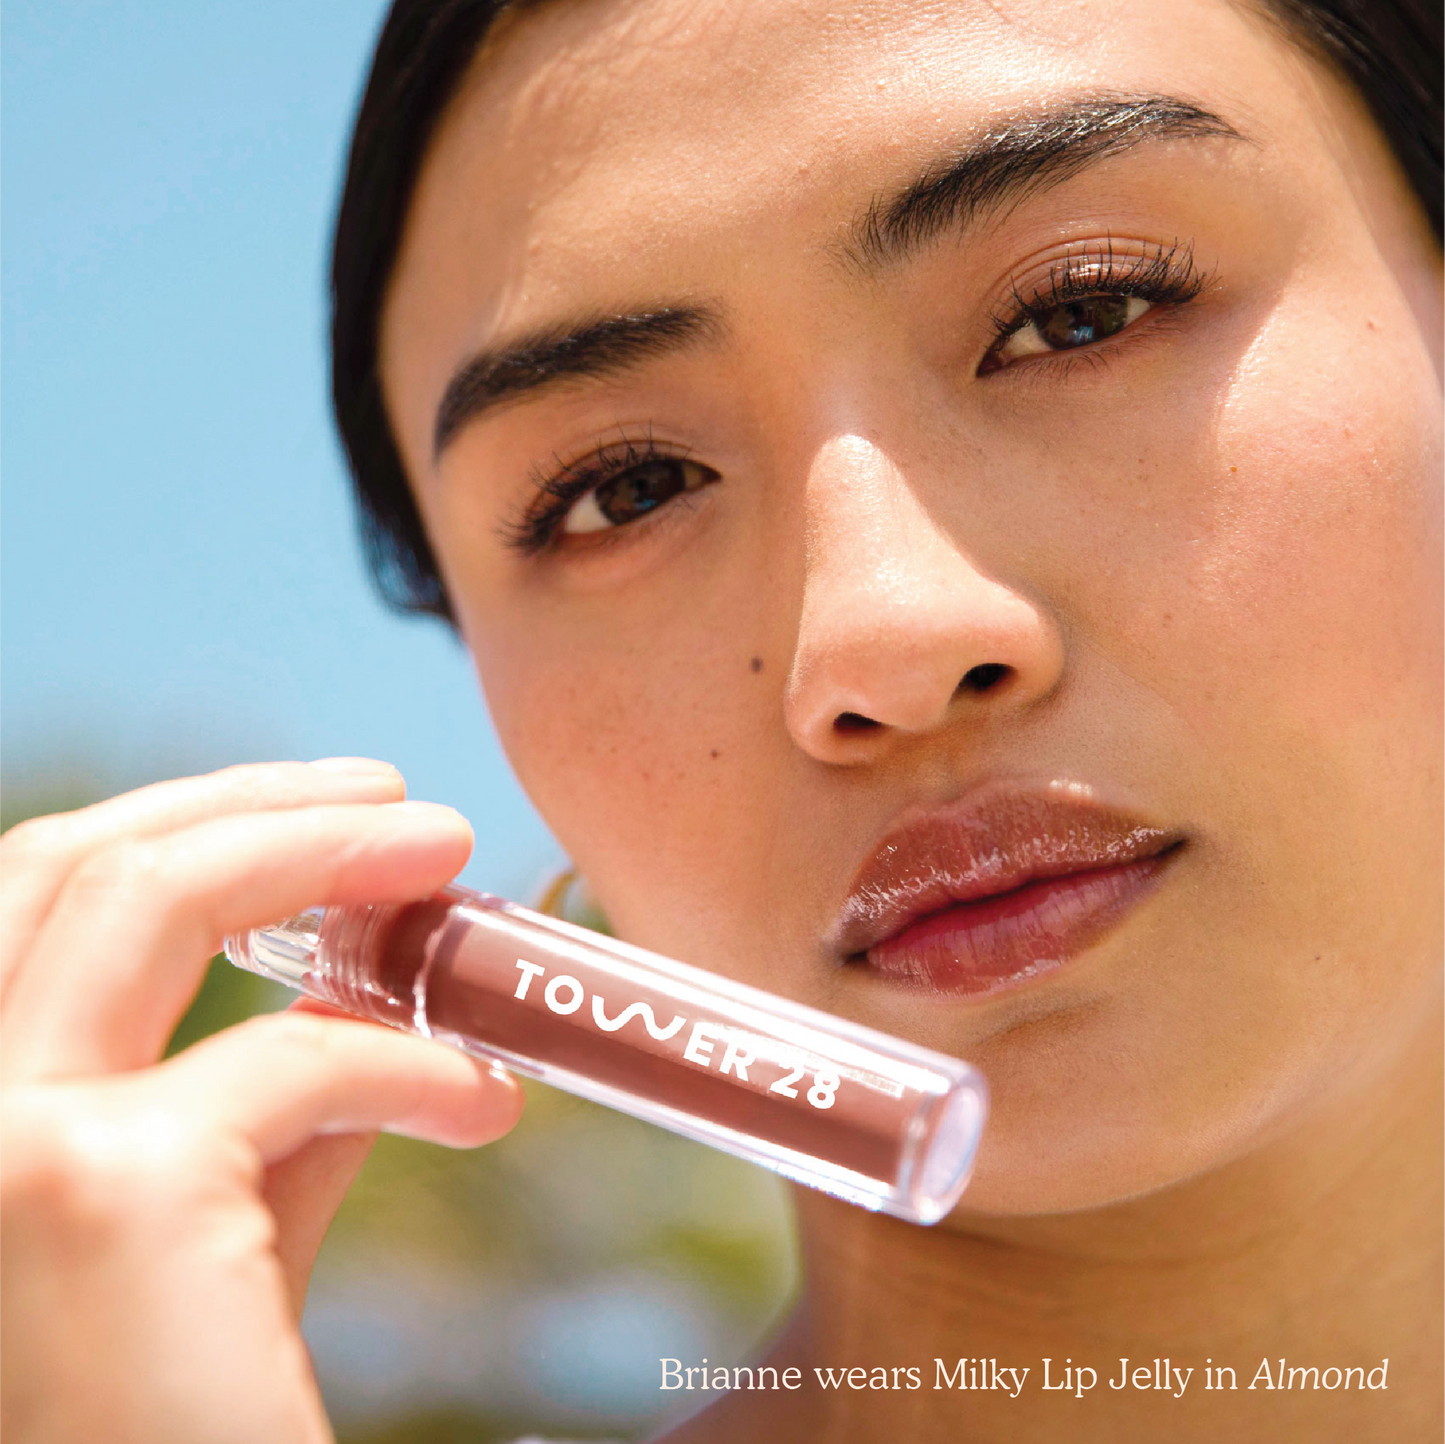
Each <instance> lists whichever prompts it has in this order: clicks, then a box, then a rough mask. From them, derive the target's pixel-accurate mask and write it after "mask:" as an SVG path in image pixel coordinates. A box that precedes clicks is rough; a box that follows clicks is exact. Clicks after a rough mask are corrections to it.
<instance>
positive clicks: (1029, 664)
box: [784, 436, 1064, 764]
mask: <svg viewBox="0 0 1445 1444" xmlns="http://www.w3.org/2000/svg"><path fill="white" fill-rule="evenodd" d="M806 498H807V500H806V506H807V521H806V527H807V534H806V546H805V575H804V584H803V605H802V612H801V617H800V620H799V626H798V634H797V640H796V643H795V646H794V652H793V660H792V666H791V669H790V671H789V675H788V679H787V688H786V695H785V701H784V711H785V715H786V721H787V726H788V730H789V732H790V733H791V734H792V736H793V738H794V740H795V741H796V742H797V744H798V745H799V746H800V747H801V748H802V749H803V750H804V751H805V752H807V753H809V754H810V755H811V756H813V757H815V758H817V759H818V760H819V761H823V762H830V763H843V764H856V763H862V762H867V761H870V760H872V759H875V758H876V757H878V756H879V755H880V753H881V752H882V751H885V750H887V749H889V748H890V747H892V746H894V745H896V744H897V743H898V742H899V741H900V740H901V739H903V738H906V737H909V736H918V735H920V734H924V733H927V732H930V731H932V730H933V729H936V728H940V727H943V726H945V725H946V724H952V723H955V722H958V723H960V724H962V723H963V722H964V721H965V719H972V720H973V721H974V722H976V723H981V722H983V721H985V720H989V719H993V718H997V717H1000V716H1002V715H1004V714H1007V713H1014V712H1017V711H1018V710H1020V709H1022V708H1025V707H1027V706H1028V704H1029V703H1030V702H1031V701H1036V700H1038V699H1040V698H1042V697H1044V696H1046V695H1047V694H1048V693H1049V692H1051V691H1052V690H1053V688H1054V687H1055V686H1056V684H1057V682H1058V679H1059V677H1060V674H1061V672H1062V670H1063V664H1064V649H1063V641H1062V637H1061V636H1060V634H1059V630H1058V627H1057V625H1056V624H1055V622H1054V620H1053V619H1052V618H1051V617H1050V616H1049V615H1048V614H1047V613H1046V612H1045V611H1044V610H1043V609H1042V608H1041V607H1040V606H1039V605H1038V604H1037V603H1036V602H1034V601H1032V600H1030V599H1029V598H1028V597H1026V596H1024V595H1022V594H1021V593H1020V592H1019V591H1018V590H1016V589H1015V588H1014V587H1011V586H1009V585H1008V584H1006V583H1004V582H1002V581H1000V580H996V579H995V578H993V577H990V576H989V575H987V574H986V573H985V572H984V571H983V570H982V569H981V568H980V566H979V565H978V564H977V563H976V562H974V561H973V560H971V559H970V558H969V556H968V555H967V554H966V552H965V549H964V541H965V539H964V538H961V537H956V536H951V535H948V534H947V532H946V531H944V530H942V529H940V526H939V524H938V523H937V522H936V521H935V520H934V519H933V518H932V517H930V516H929V514H928V512H927V511H926V510H925V508H924V506H923V504H922V502H921V500H920V498H919V496H918V495H916V494H915V491H914V490H913V489H911V488H910V486H909V485H908V484H907V481H906V479H905V477H904V476H903V475H901V474H900V472H899V470H898V468H897V467H896V466H895V465H894V464H893V463H892V462H891V461H890V459H889V458H888V457H887V456H886V455H885V454H884V453H883V452H882V451H881V450H880V449H879V448H878V447H877V446H876V445H875V444H874V443H872V442H870V441H868V440H866V439H864V438H862V437H858V436H843V437H836V438H833V439H831V440H830V441H829V442H828V443H826V444H825V445H824V446H823V447H821V448H820V449H819V451H818V452H817V453H816V455H815V456H814V458H813V463H812V466H811V468H810V471H809V474H808V478H807V487H806Z"/></svg>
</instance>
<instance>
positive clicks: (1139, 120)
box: [842, 93, 1244, 271]
mask: <svg viewBox="0 0 1445 1444" xmlns="http://www.w3.org/2000/svg"><path fill="white" fill-rule="evenodd" d="M1212 137H1227V138H1229V139H1232V140H1242V139H1243V138H1244V137H1243V136H1241V135H1240V133H1239V132H1238V131H1237V130H1236V129H1235V128H1234V127H1233V126H1232V125H1230V123H1229V122H1228V121H1227V120H1225V119H1224V118H1223V117H1222V116H1219V115H1216V114H1215V113H1214V112H1213V111H1212V110H1205V109H1204V108H1203V106H1199V105H1195V104H1194V103H1193V102H1192V101H1188V100H1181V99H1180V98H1179V97H1177V96H1172V95H1157V94H1152V93H1146V94H1137V95H1123V94H1112V93H1103V94H1092V95H1081V96H1076V97H1071V98H1069V99H1067V100H1065V101H1064V102H1062V103H1056V104H1055V105H1053V106H1050V107H1049V108H1047V109H1044V110H1041V111H1040V110H1032V111H1024V112H1021V113H1017V114H1014V115H1004V116H1001V117H999V118H997V119H996V120H995V121H994V122H993V124H992V125H991V126H990V127H989V129H988V130H987V132H985V134H983V135H982V136H980V137H979V138H978V139H976V140H973V141H970V142H969V143H968V144H966V145H965V146H964V147H963V148H961V149H959V150H957V151H955V152H953V153H952V154H949V155H945V156H943V157H941V158H940V159H938V160H935V161H933V162H932V163H931V164H929V165H927V166H925V167H924V168H923V170H922V171H921V172H920V173H919V174H918V175H917V176H915V178H914V179H913V180H912V181H910V182H909V183H908V184H907V185H905V186H904V187H903V188H902V189H901V190H899V191H896V192H894V193H892V194H891V195H882V196H875V197H874V198H873V200H872V201H871V202H870V204H869V205H868V208H867V209H866V210H865V211H864V212H863V214H862V215H861V216H860V217H859V218H858V220H857V221H855V222H854V224H853V226H852V227H851V229H850V231H849V234H848V238H847V240H846V241H845V242H844V243H843V247H842V250H843V254H844V255H845V256H846V258H847V259H848V260H849V261H851V262H852V263H853V264H854V265H855V266H857V267H858V268H859V269H861V270H863V271H876V270H878V269H879V268H880V267H882V266H885V265H888V264H890V263H891V262H893V261H897V260H901V259H903V258H905V257H906V256H908V255H910V254H912V253H913V252H915V251H917V250H918V249H919V248H920V247H922V246H924V245H926V244H927V243H928V242H929V241H931V240H933V239H934V238H935V237H936V236H938V235H940V234H942V233H943V232H944V231H946V230H949V229H952V228H956V227H958V226H963V225H969V224H976V223H977V222H979V221H981V220H983V219H984V218H985V217H986V216H987V215H989V214H990V213H991V212H993V211H995V210H997V209H999V208H1000V207H1002V206H1005V205H1007V204H1008V203H1009V202H1010V201H1014V200H1019V199H1022V198H1023V197H1024V196H1026V195H1028V194H1030V193H1031V192H1033V191H1038V190H1043V189H1045V188H1046V187H1048V186H1052V185H1058V184H1059V183H1060V182H1062V181H1066V180H1068V179H1069V178H1070V177H1071V176H1075V175H1077V174H1078V173H1079V172H1080V171H1082V170H1085V169H1086V168H1087V167H1089V166H1091V165H1094V164H1096V163H1097V162H1099V161H1101V160H1104V159H1105V158H1106V157H1108V156H1112V155H1117V154H1119V153H1120V152H1122V151H1126V150H1132V149H1133V148H1134V147H1135V146H1137V145H1141V144H1143V143H1145V142H1146V141H1157V140H1175V139H1182V138H1201V139H1202V138H1212Z"/></svg>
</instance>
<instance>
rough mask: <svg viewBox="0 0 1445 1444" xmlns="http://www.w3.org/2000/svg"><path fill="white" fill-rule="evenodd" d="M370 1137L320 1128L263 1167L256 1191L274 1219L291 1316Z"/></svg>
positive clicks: (302, 1300) (368, 1150) (367, 1151)
mask: <svg viewBox="0 0 1445 1444" xmlns="http://www.w3.org/2000/svg"><path fill="white" fill-rule="evenodd" d="M375 1142H376V1134H375V1133H374V1132H371V1133H329V1134H320V1135H318V1136H317V1137H315V1138H313V1139H311V1140H310V1142H308V1143H305V1144H303V1145H302V1146H301V1147H300V1148H298V1149H297V1150H296V1151H295V1152H294V1153H293V1154H291V1155H290V1157H289V1158H284V1159H282V1160H281V1161H280V1162H278V1163H273V1164H272V1165H271V1166H270V1167H269V1168H268V1169H267V1170H266V1178H265V1183H264V1185H263V1187H262V1196H263V1198H264V1199H265V1201H266V1205H267V1207H268V1208H269V1209H270V1210H271V1212H272V1214H273V1215H274V1217H275V1219H276V1243H275V1248H276V1256H277V1258H278V1259H279V1260H280V1263H281V1272H282V1274H283V1275H284V1276H285V1279H286V1292H287V1293H288V1294H289V1296H290V1299H291V1309H292V1312H293V1313H294V1314H295V1315H296V1317H297V1319H300V1317H301V1310H302V1308H303V1307H304V1305H305V1303H306V1290H307V1288H308V1287H309V1286H310V1283H311V1270H312V1269H313V1268H314V1267H315V1265H316V1255H317V1254H318V1253H319V1252H320V1251H321V1244H322V1241H323V1240H324V1239H325V1237H326V1231H327V1229H329V1228H330V1227H331V1221H332V1219H334V1218H335V1217H336V1210H337V1209H338V1208H340V1207H341V1200H342V1199H343V1198H345V1197H346V1191H347V1189H349V1188H350V1187H351V1185H352V1184H353V1183H354V1182H355V1181H356V1176H357V1174H359V1173H360V1172H361V1167H362V1165H363V1164H364V1163H365V1162H366V1160H367V1157H368V1155H369V1154H370V1153H371V1146H372V1144H374V1143H375Z"/></svg>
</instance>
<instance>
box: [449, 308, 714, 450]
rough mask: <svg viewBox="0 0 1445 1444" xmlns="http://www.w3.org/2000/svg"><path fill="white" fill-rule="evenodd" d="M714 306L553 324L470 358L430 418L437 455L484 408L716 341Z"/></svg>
mask: <svg viewBox="0 0 1445 1444" xmlns="http://www.w3.org/2000/svg"><path fill="white" fill-rule="evenodd" d="M723 331H724V325H723V319H722V314H721V312H720V311H718V310H717V308H716V307H713V306H693V305H679V306H660V307H657V308H655V309H653V310H647V311H637V312H632V313H630V314H627V315H614V316H603V317H600V318H599V317H595V316H594V317H589V318H587V319H585V320H580V321H576V322H574V323H572V324H559V325H554V326H548V327H546V328H544V329H543V330H540V331H534V332H532V333H530V334H529V335H526V336H523V337H520V338H518V339H517V340H514V341H511V342H509V343H506V344H504V345H502V346H499V347H494V348H492V349H489V350H486V351H482V352H480V353H478V354H477V355H475V356H472V357H471V358H469V359H468V360H467V361H465V362H463V364H462V365H461V366H459V367H458V368H457V370H456V371H455V372H454V373H453V375H452V378H451V380H450V381H449V382H448V383H447V387H446V390H445V391H444V392H443V393H442V399H441V404H440V405H439V406H438V407H437V414H436V420H435V421H434V422H433V423H432V456H433V459H435V458H438V457H440V456H441V454H442V452H443V451H444V450H445V449H446V446H447V443H448V442H449V441H451V440H452V439H453V438H454V437H455V436H456V434H457V433H458V432H459V431H461V429H462V428H463V427H464V426H466V425H467V424H468V422H471V421H474V420H475V419H476V418H477V417H478V416H480V415H481V414H482V413H483V412H485V411H490V410H492V409H493V408H495V407H498V406H503V405H505V404H507V403H508V402H512V401H519V400H521V399H522V398H524V397H527V396H533V395H536V394H537V393H539V392H543V391H550V390H552V389H553V388H554V387H556V386H558V385H560V384H562V383H563V382H566V381H575V380H579V379H581V378H584V377H591V378H600V377H603V376H609V375H613V374H615V373H617V372H620V371H625V370H627V369H628V368H629V367H632V366H637V365H640V364H641V363H642V362H644V361H647V360H650V359H652V358H654V357H657V356H665V355H667V354H669V353H670V352H675V351H680V350H683V349H685V348H687V347H688V346H694V345H697V344H699V343H702V342H706V341H712V340H717V339H718V338H719V337H720V336H721V335H722V334H723Z"/></svg>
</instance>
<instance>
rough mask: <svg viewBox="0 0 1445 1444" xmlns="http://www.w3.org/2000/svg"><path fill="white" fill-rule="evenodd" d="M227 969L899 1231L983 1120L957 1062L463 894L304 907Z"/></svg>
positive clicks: (944, 1202)
mask: <svg viewBox="0 0 1445 1444" xmlns="http://www.w3.org/2000/svg"><path fill="white" fill-rule="evenodd" d="M226 955H227V957H229V958H230V960H231V961H232V962H233V963H235V964H236V965H237V966H238V967H242V968H247V969H249V970H250V971H252V972H256V973H261V974H263V975H264V976H266V977H270V978H274V979H276V980H278V981H280V982H283V983H286V984H287V985H288V986H290V987H293V988H299V989H300V990H301V991H302V992H304V993H307V994H309V995H310V996H312V997H314V998H319V999H321V1000H322V1001H324V1002H327V1003H330V1004H332V1005H333V1006H336V1007H339V1008H344V1009H346V1010H347V1011H348V1012H352V1013H356V1014H359V1015H361V1016H363V1017H367V1018H373V1019H375V1020H377V1021H378V1022H382V1023H389V1024H391V1025H392V1026H393V1027H396V1028H401V1029H404V1030H405V1031H407V1032H413V1033H420V1034H422V1035H423V1036H425V1037H428V1038H436V1039H439V1040H440V1041H442V1042H445V1043H450V1044H452V1045H454V1046H455V1047H458V1048H461V1049H464V1050H465V1051H466V1052H468V1053H472V1054H474V1055H476V1056H478V1057H483V1058H488V1059H493V1060H496V1061H499V1062H501V1063H504V1064H506V1065H507V1066H508V1067H509V1068H512V1069H514V1070H516V1071H517V1072H519V1073H524V1074H527V1075H528V1076H530V1077H533V1078H539V1079H541V1080H542V1081H543V1082H545V1083H550V1084H553V1085H555V1086H556V1087H558V1088H563V1089H566V1090H567V1091H568V1092H570V1093H576V1094H579V1095H580V1096H581V1097H584V1098H590V1099H592V1100H594V1101H595V1102H598V1103H604V1104H607V1105H608V1106H609V1107H613V1108H618V1109H620V1110H622V1111H623V1112H625V1113H631V1114H633V1115H634V1116H635V1117H638V1118H642V1119H645V1120H646V1121H648V1122H649V1123H656V1124H659V1125H660V1126H661V1127H663V1128H669V1129H671V1130H672V1131H674V1132H676V1133H681V1134H684V1135H686V1136H687V1137H689V1138H695V1139H697V1140H699V1141H700V1142H702V1143H709V1144H712V1145H713V1146H714V1147H715V1148H721V1149H724V1150H726V1151H727V1152H729V1153H735V1154H737V1155H738V1156H739V1157H742V1158H746V1159H749V1160H751V1161H752V1162H755V1163H761V1164H763V1165H764V1166H765V1167H768V1168H771V1169H774V1170H775V1171H776V1172H778V1173H781V1174H783V1175H785V1176H786V1177H788V1178H792V1179H796V1180H798V1181H799V1182H801V1183H806V1184H810V1185H812V1186H813V1187H814V1188H820V1189H823V1190H825V1191H826V1192H828V1193H831V1194H834V1195H836V1196H837V1197H839V1198H844V1199H847V1200H848V1201H849V1202H851V1203H857V1204H861V1205H862V1206H863V1207H865V1208H872V1209H881V1210H882V1211H884V1212H885V1213H891V1214H895V1215H896V1216H897V1217H899V1218H905V1219H909V1220H910V1221H912V1222H914V1223H934V1222H936V1221H937V1220H938V1219H940V1218H942V1217H943V1216H944V1215H945V1214H946V1213H947V1212H948V1211H949V1210H950V1209H951V1208H952V1207H953V1205H954V1204H955V1203H956V1202H957V1200H958V1197H959V1195H960V1194H961V1193H962V1192H963V1189H964V1186H965V1185H966V1184H967V1182H968V1175H969V1171H970V1169H971V1168H972V1166H973V1157H974V1152H975V1150H976V1148H977V1146H978V1138H979V1133H980V1132H981V1130H982V1128H983V1122H984V1118H985V1116H986V1113H987V1109H988V1101H987V1100H988V1092H987V1088H986V1086H985V1084H984V1081H983V1078H982V1077H981V1076H980V1075H979V1074H978V1073H977V1072H976V1071H975V1070H974V1069H973V1068H971V1067H969V1065H968V1064H967V1063H964V1062H961V1061H960V1060H959V1059H957V1058H950V1057H947V1056H945V1055H944V1054H942V1053H935V1052H933V1051H932V1050H931V1049H928V1048H920V1047H917V1046H916V1045H915V1044H912V1043H907V1042H904V1041H903V1040H902V1039H899V1038H893V1037H890V1036H889V1035H888V1034H886V1033H879V1032H876V1031H874V1030H873V1029H871V1028H864V1027H860V1026H859V1025H858V1024H856V1023H850V1022H848V1021H846V1020H845V1019H842V1018H835V1017H833V1016H831V1015H830V1014H827V1013H822V1012H819V1011H818V1010H817V1009H814V1008H808V1007H804V1006H803V1005H802V1004H800V1003H794V1002H790V1001H789V1000H788V999H786V998H779V997H775V996H774V995H772V994H771V993H765V992H763V991H762V990H760V989H758V988H753V987H749V986H748V985H746V984H744V983H737V982H734V981H732V980H731V979H729V978H724V977H720V976H718V975H716V974H714V973H708V972H704V971H703V970H702V969H700V968H694V967H689V966H688V965H687V964H685V963H679V962H675V961H673V960H672V959H670V958H664V957H662V956H660V955H659V954H657V953H649V952H646V951H644V950H643V949H641V948H635V947H632V946H630V945H629V944H627V943H622V942H618V941H616V940H615V939H613V938H608V937H604V936H603V935H601V934H600V933H594V932H589V931H587V930H586V929H585V928H579V927H574V926H573V925H572V924H570V923H565V922H561V921H559V920H558V919H556V918H550V917H545V916H543V915H542V914H540V913H535V912H532V911H530V910H529V909H527V908H523V907H519V906H518V905H517V904H516V903H512V902H508V901H506V900H505V899H503V898H498V897H492V896H490V895H489V894H485V893H475V892H471V891H469V890H467V889H465V888H460V887H449V888H445V889H443V890H442V892H440V893H438V894H437V895H436V896H435V897H434V898H431V899H430V900H428V901H426V902H420V903H408V904H401V905H396V904H388V905H381V906H370V907H366V906H362V907H335V908H326V909H321V908H313V909H311V910H309V911H308V912H305V913H302V914H300V915H299V916H297V917H294V918H291V919H289V920H288V921H287V922H284V923H281V924H278V925H277V926H276V927H273V928H257V929H253V930H252V931H250V932H248V933H242V934H237V935H235V936H233V937H230V938H227V940H226Z"/></svg>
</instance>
